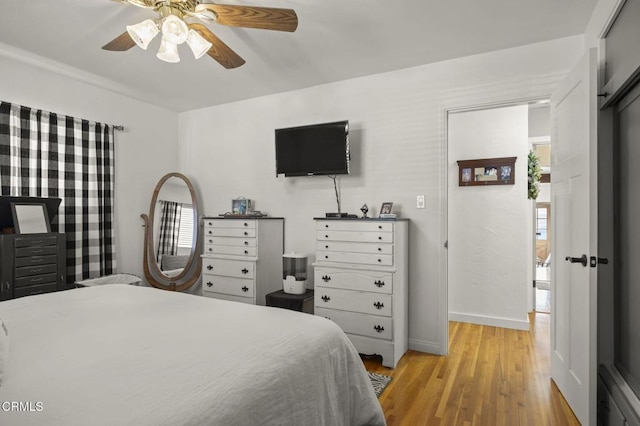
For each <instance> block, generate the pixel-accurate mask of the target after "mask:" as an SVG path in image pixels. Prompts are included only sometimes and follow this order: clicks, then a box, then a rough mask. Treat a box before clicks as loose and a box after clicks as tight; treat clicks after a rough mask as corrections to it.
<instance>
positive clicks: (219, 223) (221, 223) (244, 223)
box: [204, 219, 256, 229]
mask: <svg viewBox="0 0 640 426" xmlns="http://www.w3.org/2000/svg"><path fill="white" fill-rule="evenodd" d="M204 228H205V229H208V228H227V229H228V228H243V229H249V228H251V229H256V221H255V220H242V219H222V220H212V219H206V220H205V221H204Z"/></svg>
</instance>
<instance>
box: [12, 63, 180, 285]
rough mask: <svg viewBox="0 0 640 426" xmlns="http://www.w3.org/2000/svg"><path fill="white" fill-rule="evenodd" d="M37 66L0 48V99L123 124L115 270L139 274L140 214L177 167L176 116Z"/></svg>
mask: <svg viewBox="0 0 640 426" xmlns="http://www.w3.org/2000/svg"><path fill="white" fill-rule="evenodd" d="M42 65H43V64H37V63H33V61H32V60H30V61H28V62H23V61H21V60H16V59H13V57H11V56H6V55H3V52H2V51H0V98H1V100H3V101H6V102H12V103H16V104H20V105H25V106H29V107H32V108H38V109H43V110H47V111H51V112H55V113H58V114H65V115H71V116H74V117H78V118H83V119H88V120H93V121H99V122H102V123H107V124H115V125H122V126H124V127H125V130H124V131H122V132H116V136H115V149H116V160H115V161H116V162H115V168H116V172H115V173H116V186H115V203H116V211H115V224H116V250H117V256H118V258H117V262H118V271H119V272H129V273H133V274H136V275H138V276H142V247H143V245H142V240H143V232H144V230H143V228H142V221H141V219H140V214H141V213H148V211H149V203H150V201H151V195H152V192H153V188H154V186H155V184H156V183H157V182H158V180H159V179H160V177H162V176H163V175H164V174H165V173H168V172H172V171H176V169H177V167H178V157H179V149H178V144H177V135H178V130H177V129H178V116H177V114H176V113H175V112H171V111H168V110H165V109H162V108H158V107H155V106H153V105H150V104H146V103H143V102H140V101H137V100H133V99H131V98H127V97H125V96H122V95H117V94H115V93H113V92H111V91H108V90H105V89H103V88H99V87H96V86H93V85H91V84H87V83H83V82H80V81H79V80H78V79H77V77H76V76H72V77H67V76H64V75H61V74H58V73H56V72H52V71H51V67H49V66H47V65H46V64H45V66H44V67H43V66H42ZM60 69H64V68H63V67H61V68H60ZM67 70H68V69H67ZM83 79H84V80H91V76H86V75H83Z"/></svg>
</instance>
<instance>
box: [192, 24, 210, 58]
mask: <svg viewBox="0 0 640 426" xmlns="http://www.w3.org/2000/svg"><path fill="white" fill-rule="evenodd" d="M187 44H188V45H189V48H190V49H191V51H192V52H193V56H195V58H196V59H200V58H201V57H202V56H203V55H204V54H205V53H207V52H208V51H209V49H211V46H213V44H211V43H210V42H209V41H207V39H205V38H204V37H202V36H201V35H200V33H198V32H197V31H196V30H193V29H191V30H189V35H188V37H187Z"/></svg>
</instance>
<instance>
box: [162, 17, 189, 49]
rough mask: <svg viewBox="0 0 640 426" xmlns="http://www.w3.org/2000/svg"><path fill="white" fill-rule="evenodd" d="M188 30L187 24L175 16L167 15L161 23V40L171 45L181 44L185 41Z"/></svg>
mask: <svg viewBox="0 0 640 426" xmlns="http://www.w3.org/2000/svg"><path fill="white" fill-rule="evenodd" d="M188 31H189V28H187V24H185V23H184V21H183V20H182V19H180V18H178V17H177V16H175V15H169V16H167V17H166V18H164V21H163V22H162V36H163V37H162V38H164V39H165V40H166V41H168V42H170V43H173V44H176V45H178V44H182V43H184V42H185V41H187V36H188Z"/></svg>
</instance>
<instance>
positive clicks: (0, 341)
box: [0, 318, 9, 383]
mask: <svg viewBox="0 0 640 426" xmlns="http://www.w3.org/2000/svg"><path fill="white" fill-rule="evenodd" d="M8 357H9V330H7V326H6V325H5V324H4V322H3V321H2V318H0V383H2V378H3V377H4V373H5V371H6V370H5V369H6V366H7V358H8Z"/></svg>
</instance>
